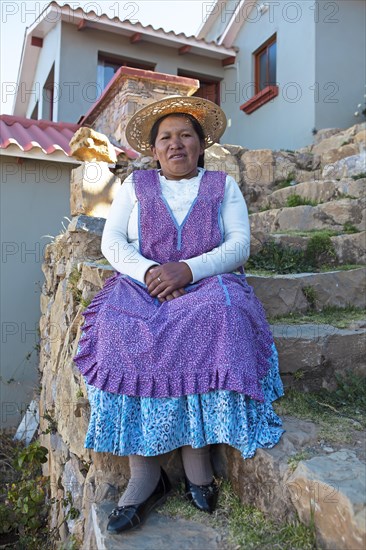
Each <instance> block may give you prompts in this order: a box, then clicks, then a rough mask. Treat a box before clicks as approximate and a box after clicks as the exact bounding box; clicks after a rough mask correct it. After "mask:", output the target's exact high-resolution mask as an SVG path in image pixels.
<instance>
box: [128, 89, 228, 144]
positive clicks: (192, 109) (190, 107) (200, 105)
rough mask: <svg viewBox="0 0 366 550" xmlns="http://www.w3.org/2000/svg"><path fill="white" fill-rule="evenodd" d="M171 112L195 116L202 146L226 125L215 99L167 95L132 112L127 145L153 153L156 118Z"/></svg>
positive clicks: (224, 117)
mask: <svg viewBox="0 0 366 550" xmlns="http://www.w3.org/2000/svg"><path fill="white" fill-rule="evenodd" d="M174 113H187V114H190V115H192V116H194V117H195V118H196V119H197V120H198V122H199V123H200V124H201V126H202V128H203V131H204V134H205V136H206V138H205V149H206V148H207V147H210V145H212V144H213V143H216V142H217V141H218V140H219V139H220V137H221V136H222V134H223V133H224V131H225V128H226V116H225V113H224V112H223V110H222V109H221V108H220V107H219V106H218V105H216V103H213V102H212V101H209V100H208V99H202V98H201V97H182V96H170V97H166V98H165V99H161V100H160V101H154V103H150V104H149V105H146V106H145V107H142V108H141V109H139V110H138V111H137V112H136V113H135V114H134V115H133V116H132V118H131V119H130V120H129V122H128V124H127V126H126V138H127V141H128V143H129V144H130V146H131V147H132V148H133V149H134V150H135V151H138V152H139V153H142V154H143V155H152V152H151V146H150V132H151V129H152V127H153V126H154V124H155V122H156V121H157V120H158V119H159V118H161V117H163V116H165V115H169V114H174Z"/></svg>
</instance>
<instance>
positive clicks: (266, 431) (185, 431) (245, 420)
mask: <svg viewBox="0 0 366 550" xmlns="http://www.w3.org/2000/svg"><path fill="white" fill-rule="evenodd" d="M269 362H270V369H269V371H268V374H267V376H266V377H265V378H264V379H263V381H262V382H261V384H262V388H263V393H264V396H265V400H264V402H259V401H255V400H254V399H251V398H249V397H248V396H246V395H244V394H241V393H237V392H235V391H228V390H220V391H211V392H208V393H202V394H192V395H185V396H182V397H166V398H154V397H129V396H127V395H119V394H115V393H110V392H107V391H103V390H100V389H98V388H96V387H94V386H90V385H88V384H86V385H87V391H88V397H89V401H90V405H91V416H90V422H89V427H88V431H87V434H86V439H85V447H86V448H88V449H94V451H97V452H107V453H113V454H115V455H120V456H126V455H131V454H138V455H143V456H156V455H160V454H164V453H167V452H169V451H172V450H174V449H177V448H179V447H182V446H183V445H190V446H192V447H193V448H199V447H204V446H206V445H209V444H212V443H227V444H228V445H230V446H232V447H235V448H236V449H238V450H239V451H240V453H241V455H242V456H243V458H251V457H252V456H254V454H255V451H256V449H258V448H270V447H273V446H274V445H275V444H276V443H277V442H278V441H279V439H280V437H281V435H282V433H283V429H282V428H281V426H282V422H281V420H280V418H279V417H278V416H277V415H276V413H275V412H274V410H273V408H272V402H273V401H274V400H276V399H277V398H279V397H281V396H282V395H283V386H282V382H281V379H280V376H279V368H278V355H277V350H276V348H275V346H274V345H273V349H272V355H271V357H270V359H269Z"/></svg>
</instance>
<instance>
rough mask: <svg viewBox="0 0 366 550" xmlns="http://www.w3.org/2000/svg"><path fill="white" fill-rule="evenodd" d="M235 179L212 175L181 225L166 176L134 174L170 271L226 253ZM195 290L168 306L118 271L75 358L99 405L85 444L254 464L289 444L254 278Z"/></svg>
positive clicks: (213, 282) (143, 230) (147, 230)
mask: <svg viewBox="0 0 366 550" xmlns="http://www.w3.org/2000/svg"><path fill="white" fill-rule="evenodd" d="M225 181H226V174H225V173H223V172H208V171H206V172H205V173H204V175H203V176H202V179H201V183H200V187H199V191H198V194H197V197H196V199H195V200H194V202H193V203H192V205H191V208H190V210H189V212H188V213H187V215H186V217H185V219H184V220H183V222H182V224H181V225H178V224H177V222H176V220H175V218H174V216H173V214H172V212H171V210H170V208H169V205H168V204H167V202H166V201H165V199H164V197H163V196H162V193H161V189H160V182H159V177H158V172H157V171H155V170H148V171H137V172H134V185H135V192H136V196H137V199H138V203H139V243H140V252H141V254H142V255H143V256H145V257H146V258H149V259H151V260H153V261H156V262H158V263H166V262H169V261H179V260H184V259H188V258H191V257H194V256H198V255H201V254H203V255H204V254H206V253H207V254H208V253H210V252H211V251H212V250H213V249H214V248H215V247H217V246H218V245H220V244H221V243H222V242H223V232H222V228H221V227H220V208H221V204H222V201H223V198H224V192H225ZM211 253H213V252H211ZM202 261H204V256H203V260H202ZM185 290H186V292H187V293H186V294H185V295H184V296H182V297H179V298H176V299H174V300H172V301H169V302H163V303H160V302H159V301H158V300H157V299H156V298H152V297H151V296H150V295H149V294H148V292H147V289H146V285H144V284H142V283H140V282H138V281H135V280H134V279H132V278H131V277H129V276H126V275H123V274H121V273H116V274H115V275H113V276H112V277H110V278H109V279H108V280H107V281H106V282H105V285H104V287H103V289H102V290H101V291H100V292H99V293H98V294H97V295H96V296H95V298H94V299H93V301H92V302H91V304H90V305H89V306H88V308H87V309H86V310H85V312H84V318H85V323H84V325H83V334H82V336H81V338H80V341H79V346H78V351H77V355H76V356H75V357H74V361H75V363H76V365H77V366H78V368H79V369H80V371H81V373H82V374H83V375H84V379H85V381H86V383H87V389H88V396H89V400H90V403H91V418H90V423H89V429H88V433H87V436H86V442H85V445H86V447H88V448H93V449H94V450H96V451H103V452H112V453H114V454H119V455H128V454H141V455H144V456H153V455H156V454H162V453H165V452H168V451H170V450H172V449H174V448H177V447H180V446H182V445H192V447H202V446H204V445H207V444H210V443H228V444H229V445H232V446H234V447H236V448H238V449H239V450H240V451H241V453H242V455H243V457H245V458H246V457H249V456H253V454H254V453H255V450H256V448H257V447H271V446H273V445H275V444H276V443H277V441H278V440H279V438H280V436H281V434H282V432H283V430H282V429H281V421H280V419H279V418H278V417H277V415H276V414H275V413H274V411H273V408H272V401H273V400H274V399H276V398H277V397H279V396H281V395H282V394H283V388H282V383H281V380H280V377H279V372H278V360H277V352H276V349H275V346H274V343H273V338H272V334H271V332H270V328H269V325H268V323H267V321H266V318H265V314H264V310H263V307H262V305H261V303H260V302H259V300H258V299H257V297H256V296H255V294H254V292H253V289H252V288H251V287H250V286H249V285H248V283H247V282H246V278H245V275H244V273H243V274H240V275H238V274H234V273H226V274H222V275H218V276H212V277H208V278H206V279H203V280H201V281H199V282H197V283H195V284H192V285H188V286H187V287H186V289H185Z"/></svg>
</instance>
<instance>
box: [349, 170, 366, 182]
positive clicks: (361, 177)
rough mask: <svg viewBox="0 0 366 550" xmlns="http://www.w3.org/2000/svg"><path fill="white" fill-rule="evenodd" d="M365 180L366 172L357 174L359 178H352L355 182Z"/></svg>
mask: <svg viewBox="0 0 366 550" xmlns="http://www.w3.org/2000/svg"><path fill="white" fill-rule="evenodd" d="M363 178H366V172H361V173H360V174H357V176H352V179H353V180H355V181H357V180H361V179H363Z"/></svg>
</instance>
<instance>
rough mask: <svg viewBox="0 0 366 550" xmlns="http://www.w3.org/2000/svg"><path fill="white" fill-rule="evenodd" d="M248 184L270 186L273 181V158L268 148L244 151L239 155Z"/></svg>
mask: <svg viewBox="0 0 366 550" xmlns="http://www.w3.org/2000/svg"><path fill="white" fill-rule="evenodd" d="M241 161H242V163H243V165H244V179H245V182H246V184H247V185H248V186H252V185H254V186H260V187H270V186H271V185H272V183H273V181H274V170H273V164H274V158H273V152H272V151H271V150H270V149H257V150H254V151H246V152H245V153H243V155H242V156H241Z"/></svg>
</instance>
